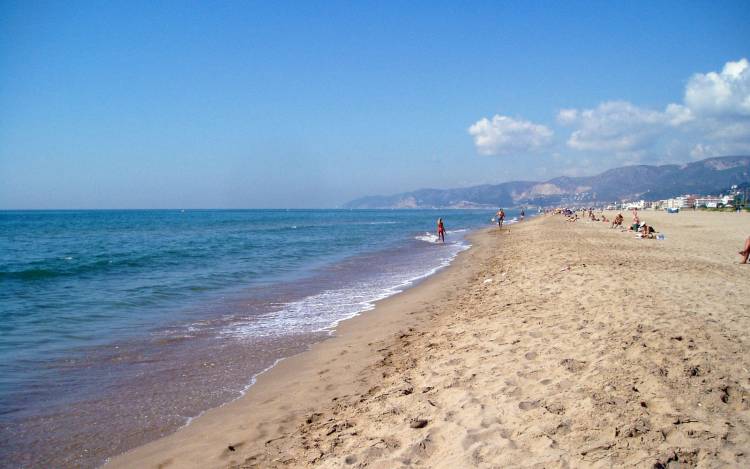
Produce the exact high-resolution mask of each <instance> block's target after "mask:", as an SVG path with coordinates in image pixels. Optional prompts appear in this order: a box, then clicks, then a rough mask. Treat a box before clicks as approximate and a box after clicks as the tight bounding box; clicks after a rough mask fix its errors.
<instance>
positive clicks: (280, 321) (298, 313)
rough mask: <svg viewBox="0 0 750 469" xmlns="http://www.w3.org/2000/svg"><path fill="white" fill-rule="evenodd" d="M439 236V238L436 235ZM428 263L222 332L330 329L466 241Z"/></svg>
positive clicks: (429, 270)
mask: <svg viewBox="0 0 750 469" xmlns="http://www.w3.org/2000/svg"><path fill="white" fill-rule="evenodd" d="M436 238H437V237H436ZM445 247H446V249H445V250H441V256H440V257H437V258H432V259H434V261H433V263H432V265H429V266H421V267H420V266H402V267H401V268H397V269H393V270H389V271H387V272H380V273H378V274H376V275H373V276H372V277H370V276H368V278H366V279H360V280H356V281H352V282H350V283H349V284H348V285H343V286H342V287H340V288H336V289H326V290H323V291H321V292H319V293H316V294H314V295H310V296H307V297H305V298H302V299H300V300H297V301H291V302H288V303H282V304H280V305H278V309H276V308H275V309H274V311H270V312H267V313H263V314H260V315H254V316H251V317H248V318H247V319H245V320H241V321H237V322H235V323H234V324H232V325H231V326H228V327H226V328H224V329H223V330H222V331H221V334H223V335H226V336H232V337H235V338H245V337H275V336H280V335H287V334H295V333H315V332H326V331H328V332H331V331H332V330H333V329H334V328H335V327H336V326H337V325H338V323H339V322H341V321H343V320H346V319H349V318H352V317H354V316H357V315H358V314H360V313H362V312H364V311H369V310H371V309H373V308H374V307H375V303H376V302H377V301H379V300H382V299H385V298H388V297H389V296H392V295H394V294H396V293H399V292H401V291H403V290H404V289H406V288H407V287H409V286H410V285H412V284H414V283H415V282H417V281H419V280H421V279H423V278H425V277H428V276H430V275H432V274H434V273H435V272H437V271H438V270H440V269H442V268H444V267H446V266H447V265H449V264H450V262H451V261H452V260H453V259H454V258H455V257H456V255H457V254H458V253H459V252H461V251H464V250H466V249H468V248H469V247H470V246H469V245H468V244H466V243H458V242H456V243H450V244H446V245H445Z"/></svg>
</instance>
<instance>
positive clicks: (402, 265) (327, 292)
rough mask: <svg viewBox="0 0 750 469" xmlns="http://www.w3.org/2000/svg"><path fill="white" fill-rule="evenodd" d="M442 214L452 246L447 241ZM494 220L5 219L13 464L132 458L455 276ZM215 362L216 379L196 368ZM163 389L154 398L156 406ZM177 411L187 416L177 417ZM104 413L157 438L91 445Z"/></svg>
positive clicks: (185, 214)
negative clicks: (421, 286)
mask: <svg viewBox="0 0 750 469" xmlns="http://www.w3.org/2000/svg"><path fill="white" fill-rule="evenodd" d="M439 216H442V217H443V218H444V219H445V222H446V228H447V230H448V239H447V241H448V242H447V243H446V244H445V245H442V244H439V243H436V242H435V236H434V228H435V221H436V219H437V217H439ZM491 217H492V213H491V212H488V211H460V210H445V211H437V210H424V211H418V210H409V211H396V210H365V211H350V210H187V211H180V210H171V211H166V210H165V211H161V210H160V211H49V212H44V211H29V212H21V211H13V212H0V425H2V427H1V428H0V431H2V432H3V433H2V437H3V439H7V441H9V442H10V444H9V445H4V448H5V449H3V450H0V452H2V453H4V454H0V457H1V458H3V460H5V461H11V466H21V467H24V466H26V465H28V466H29V467H31V466H34V465H36V464H37V463H50V464H58V465H63V466H65V465H76V466H84V467H90V466H93V465H96V464H98V463H100V462H101V461H102V460H103V458H104V457H106V456H109V455H111V454H108V453H107V451H108V450H107V449H106V448H110V449H109V451H115V452H118V451H121V450H123V449H127V448H128V447H130V446H133V445H134V444H139V443H142V442H143V441H142V440H143V439H149V438H153V437H155V436H157V435H158V434H161V433H163V432H164V431H168V430H170V429H173V428H175V426H179V425H181V424H184V422H185V421H187V420H188V419H189V418H190V417H193V416H194V415H197V414H198V413H199V412H200V411H202V410H205V408H206V407H207V406H213V405H218V404H220V403H221V402H223V401H226V400H228V399H231V398H234V397H236V396H237V394H238V393H239V392H241V391H242V390H243V389H244V388H245V387H246V386H247V385H248V384H249V383H251V382H252V377H253V376H254V374H255V373H257V372H258V371H260V370H262V369H264V368H266V367H267V366H269V365H270V364H272V363H273V361H275V360H276V359H278V358H281V357H283V356H286V355H289V354H290V353H294V352H296V351H299V350H300V349H303V348H304V347H305V344H308V343H310V342H311V341H314V340H320V339H321V338H322V337H323V336H324V335H325V334H327V333H328V331H330V329H331V327H332V326H334V325H335V324H336V322H337V321H340V320H342V319H345V318H348V317H351V316H352V315H354V314H357V313H358V312H361V311H363V310H367V309H370V308H371V307H372V302H373V301H375V300H377V299H380V298H384V297H386V296H388V295H390V294H393V293H394V292H397V291H399V290H401V289H403V288H405V287H406V286H408V285H410V284H412V283H413V282H415V281H417V280H418V279H420V278H423V277H424V276H426V275H429V274H430V273H432V272H434V271H435V270H436V269H439V268H440V267H442V266H444V265H447V263H449V262H450V260H451V259H452V258H453V257H454V256H455V255H456V254H457V253H458V252H460V251H461V250H463V249H465V248H466V241H465V240H464V238H463V235H464V234H465V233H466V230H471V229H474V228H478V227H483V226H488V225H489V224H490V218H491ZM206 357H210V358H211V359H212V360H214V361H213V362H211V363H213V365H211V366H210V367H209V366H206V367H205V368H210V369H211V370H210V371H205V372H204V371H202V368H204V367H201V371H198V370H196V368H195V367H196V366H197V365H195V364H196V363H201V364H204V363H205V359H206ZM216 363H218V365H216ZM169 372H173V373H175V377H174V383H175V386H177V387H178V388H183V389H184V388H185V387H189V388H190V389H191V390H193V391H194V394H193V395H191V396H190V399H187V398H185V399H184V400H185V402H182V401H181V400H180V398H176V397H175V396H169V397H168V398H167V397H166V396H160V395H159V392H158V390H159V388H162V389H163V388H164V387H163V385H160V384H159V383H158V380H156V378H155V376H156V375H157V374H158V375H159V376H161V377H163V376H164V373H169ZM193 378H195V379H200V380H201V383H205V385H202V384H197V383H194V382H191V379H193ZM170 382H171V381H170ZM149 386H153V387H154V389H152V390H151V391H153V392H149V393H146V392H143V390H144V389H148V388H149ZM217 387H220V388H221V389H222V390H223V391H222V392H218V393H217V391H216V389H217ZM131 388H132V389H131ZM128 389H130V391H132V392H129V393H125V394H127V395H126V396H125V397H123V390H128ZM164 391H165V392H167V390H166V389H164ZM142 394H143V395H146V394H148V395H150V396H152V397H149V398H145V397H139V396H141V395H142ZM123 399H124V400H125V401H124V402H119V401H118V400H123ZM167 402H178V403H179V409H178V410H174V409H171V410H169V411H168V412H167V411H165V410H164V407H165V406H166V403H167ZM96 403H98V404H96ZM96 405H101V407H99V408H100V409H103V410H101V411H102V412H105V413H106V412H107V409H116V408H118V405H121V406H127V408H128V409H135V413H137V412H143V413H144V414H147V415H150V416H152V417H151V418H150V420H149V422H147V423H146V424H142V423H138V420H137V419H136V418H135V417H132V418H130V420H128V418H129V417H127V416H126V415H124V414H126V413H127V412H121V414H123V415H118V416H115V415H113V416H111V418H110V419H109V420H108V421H109V424H111V425H112V426H115V425H119V426H120V427H122V426H124V427H125V428H133V429H139V428H140V427H139V425H142V426H143V428H144V430H143V432H141V435H142V437H141V439H138V438H135V439H129V440H128V439H126V440H124V441H120V442H118V443H117V444H112V442H101V444H100V445H91V446H90V447H87V446H86V444H85V443H81V441H87V440H86V438H89V437H90V436H91V435H88V436H87V433H91V432H94V431H95V432H98V433H99V434H101V431H102V428H100V427H97V425H99V424H96V425H95V424H94V423H92V422H93V420H92V419H93V417H90V416H89V415H88V413H89V411H88V410H85V409H92V408H96ZM170 405H172V404H170ZM92 406H93V407H92ZM100 420H101V419H97V422H99V421H100ZM89 427H90V428H91V432H87V428H89ZM43 429H45V430H43ZM50 429H52V430H53V431H52V432H51V433H52V435H53V438H52V441H51V442H50V441H49V438H50ZM43 431H45V432H47V435H40V434H39V433H41V432H43ZM149 432H150V433H149ZM41 438H46V440H45V445H43V446H40V439H41ZM68 440H71V441H68ZM50 445H51V446H50ZM62 445H73V447H75V448H76V449H75V450H72V451H73V452H74V453H76V454H67V455H66V458H64V459H55V456H54V455H45V450H44V449H40V448H43V447H44V448H47V449H50V450H51V451H49V452H51V453H54V452H58V453H59V452H60V448H59V447H56V446H62ZM100 446H101V448H100ZM81 447H83V448H84V449H86V451H82V450H81V449H80V448H81ZM113 448H114V449H113ZM64 452H65V451H63V453H64Z"/></svg>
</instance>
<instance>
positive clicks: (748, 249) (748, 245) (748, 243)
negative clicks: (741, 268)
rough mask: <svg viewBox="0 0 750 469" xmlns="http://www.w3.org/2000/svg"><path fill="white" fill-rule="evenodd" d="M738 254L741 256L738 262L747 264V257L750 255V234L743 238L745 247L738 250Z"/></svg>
mask: <svg viewBox="0 0 750 469" xmlns="http://www.w3.org/2000/svg"><path fill="white" fill-rule="evenodd" d="M740 256H742V261H741V262H740V264H747V258H748V257H750V236H748V238H747V239H746V240H745V249H743V250H742V251H740Z"/></svg>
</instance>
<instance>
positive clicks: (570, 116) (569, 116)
mask: <svg viewBox="0 0 750 469" xmlns="http://www.w3.org/2000/svg"><path fill="white" fill-rule="evenodd" d="M576 120H578V109H560V112H558V113H557V122H559V123H560V124H563V125H569V124H572V123H574V122H575V121H576Z"/></svg>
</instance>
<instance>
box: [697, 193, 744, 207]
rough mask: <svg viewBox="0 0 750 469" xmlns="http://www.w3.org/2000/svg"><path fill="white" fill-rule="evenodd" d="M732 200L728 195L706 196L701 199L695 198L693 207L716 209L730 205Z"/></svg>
mask: <svg viewBox="0 0 750 469" xmlns="http://www.w3.org/2000/svg"><path fill="white" fill-rule="evenodd" d="M733 200H734V197H732V196H729V195H722V196H718V197H716V196H713V195H707V196H703V197H696V198H695V205H696V207H703V206H705V207H708V208H716V207H718V206H719V204H721V205H722V206H726V205H732V201H733Z"/></svg>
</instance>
